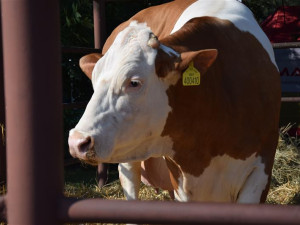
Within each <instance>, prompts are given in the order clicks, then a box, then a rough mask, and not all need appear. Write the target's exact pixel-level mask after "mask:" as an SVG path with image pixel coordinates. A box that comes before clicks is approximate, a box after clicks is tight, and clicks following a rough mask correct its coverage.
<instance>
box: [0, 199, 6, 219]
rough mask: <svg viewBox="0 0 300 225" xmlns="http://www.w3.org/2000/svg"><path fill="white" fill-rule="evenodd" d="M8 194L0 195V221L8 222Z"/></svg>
mask: <svg viewBox="0 0 300 225" xmlns="http://www.w3.org/2000/svg"><path fill="white" fill-rule="evenodd" d="M6 217H7V215H6V196H5V195H4V196H0V223H1V222H6V221H7V219H6Z"/></svg>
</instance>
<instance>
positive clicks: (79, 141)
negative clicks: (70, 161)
mask: <svg viewBox="0 0 300 225" xmlns="http://www.w3.org/2000/svg"><path fill="white" fill-rule="evenodd" d="M68 142H69V151H70V154H71V155H72V156H73V157H74V158H78V159H80V160H83V161H85V162H87V163H90V164H97V163H96V152H95V148H94V146H95V142H94V138H93V137H91V136H88V135H84V134H82V133H80V132H78V131H74V130H73V131H71V132H70V135H69V140H68Z"/></svg>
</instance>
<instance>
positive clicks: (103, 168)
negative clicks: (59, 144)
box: [93, 0, 108, 187]
mask: <svg viewBox="0 0 300 225" xmlns="http://www.w3.org/2000/svg"><path fill="white" fill-rule="evenodd" d="M93 15H94V45H95V48H98V49H102V48H103V45H104V43H105V38H106V27H105V0H93ZM107 169H108V165H107V164H99V165H98V169H97V180H98V186H99V187H102V186H103V185H104V184H105V183H106V181H107Z"/></svg>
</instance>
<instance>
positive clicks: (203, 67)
mask: <svg viewBox="0 0 300 225" xmlns="http://www.w3.org/2000/svg"><path fill="white" fill-rule="evenodd" d="M217 56H218V50H216V49H206V50H199V51H190V52H183V53H181V60H180V61H179V62H177V63H175V69H176V70H179V71H184V70H186V69H187V68H188V66H189V65H190V64H191V63H192V62H193V63H194V67H196V69H197V70H198V71H199V72H200V74H205V73H206V71H207V70H208V68H209V67H210V66H211V65H212V64H213V63H214V61H215V60H216V58H217Z"/></svg>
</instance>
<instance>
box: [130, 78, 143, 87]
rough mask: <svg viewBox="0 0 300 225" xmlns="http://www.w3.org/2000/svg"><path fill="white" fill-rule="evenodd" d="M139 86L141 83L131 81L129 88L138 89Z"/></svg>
mask: <svg viewBox="0 0 300 225" xmlns="http://www.w3.org/2000/svg"><path fill="white" fill-rule="evenodd" d="M140 85H141V82H140V81H139V80H131V81H130V84H129V86H130V87H132V88H136V87H139V86H140Z"/></svg>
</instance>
